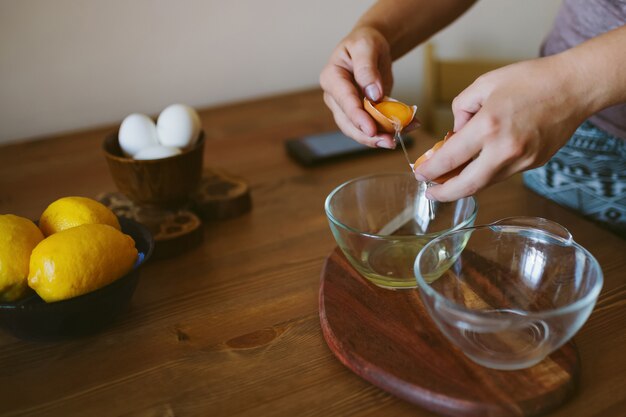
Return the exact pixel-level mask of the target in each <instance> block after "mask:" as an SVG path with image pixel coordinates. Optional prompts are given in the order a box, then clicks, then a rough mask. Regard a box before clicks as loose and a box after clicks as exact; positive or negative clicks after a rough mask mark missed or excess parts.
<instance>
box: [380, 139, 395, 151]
mask: <svg viewBox="0 0 626 417" xmlns="http://www.w3.org/2000/svg"><path fill="white" fill-rule="evenodd" d="M376 147H377V148H384V149H395V148H396V146H395V143H394V144H391V143H389V142H387V141H386V140H379V141H378V142H376Z"/></svg>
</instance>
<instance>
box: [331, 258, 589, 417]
mask: <svg viewBox="0 0 626 417" xmlns="http://www.w3.org/2000/svg"><path fill="white" fill-rule="evenodd" d="M319 302H320V322H321V324H322V331H323V334H324V337H325V339H326V341H327V343H328V346H329V347H330V349H331V350H332V351H333V353H335V355H336V356H337V357H338V358H339V359H340V360H341V362H343V363H344V364H345V365H346V366H347V367H348V368H350V369H351V370H353V371H354V372H355V373H356V374H357V375H360V376H361V377H363V378H365V379H366V380H368V381H370V382H371V383H373V384H374V385H376V386H379V387H381V388H382V389H384V390H385V391H388V392H391V393H393V394H394V395H397V396H398V397H400V398H404V399H406V400H407V401H410V402H412V403H415V404H418V405H420V406H422V407H424V408H426V409H428V410H432V411H435V412H437V413H440V414H442V415H445V416H450V417H456V416H458V417H483V416H490V417H509V416H511V417H527V416H535V415H539V414H542V413H545V412H546V411H548V410H553V409H555V408H556V407H558V406H559V405H561V404H562V403H563V402H565V401H566V400H568V399H569V398H570V397H571V395H572V394H573V393H574V390H575V388H576V385H577V382H578V381H577V379H578V371H579V360H578V354H577V351H576V349H575V347H574V345H573V344H571V343H570V344H566V345H565V346H564V347H562V348H561V349H560V350H558V351H557V352H554V353H553V354H552V355H551V356H550V357H549V358H547V359H545V360H544V361H542V362H540V363H539V364H537V365H535V366H533V367H531V368H528V369H524V370H518V371H497V370H493V369H487V368H484V367H482V366H480V365H477V364H475V363H474V362H472V361H471V360H470V359H468V358H467V357H466V356H465V355H464V354H463V352H461V351H460V350H459V349H458V348H456V347H455V346H453V345H452V344H451V343H450V342H449V341H448V340H447V339H446V338H445V337H444V336H443V334H442V333H441V332H440V331H439V329H438V328H437V326H436V325H435V323H434V322H433V321H432V320H431V319H430V318H429V314H428V312H427V310H426V307H425V306H424V304H423V303H422V301H421V299H420V297H419V292H418V290H416V289H412V290H400V291H390V290H386V289H382V288H379V287H377V286H375V285H373V284H372V283H370V282H368V281H367V280H366V279H364V278H363V277H362V276H361V275H360V274H359V273H358V272H357V271H356V270H355V269H354V268H353V267H352V266H351V265H350V263H349V262H348V260H347V259H346V257H345V256H344V255H343V254H342V253H341V251H340V250H339V249H335V250H334V251H333V252H332V253H331V254H330V255H329V257H328V259H327V260H326V263H325V264H324V269H323V271H322V280H321V286H320V299H319Z"/></svg>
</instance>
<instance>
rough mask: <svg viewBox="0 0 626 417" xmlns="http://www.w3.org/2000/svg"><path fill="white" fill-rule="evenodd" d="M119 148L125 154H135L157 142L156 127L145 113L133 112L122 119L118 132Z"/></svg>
mask: <svg viewBox="0 0 626 417" xmlns="http://www.w3.org/2000/svg"><path fill="white" fill-rule="evenodd" d="M118 139H119V143H120V148H122V151H123V152H124V153H125V154H126V156H133V157H134V156H135V154H137V152H139V151H140V150H141V149H143V148H146V147H149V146H155V145H158V144H159V140H158V136H157V129H156V126H155V125H154V122H153V121H152V119H150V118H149V117H148V116H146V115H145V114H140V113H133V114H131V115H128V116H126V118H125V119H124V120H123V121H122V125H121V126H120V130H119V133H118Z"/></svg>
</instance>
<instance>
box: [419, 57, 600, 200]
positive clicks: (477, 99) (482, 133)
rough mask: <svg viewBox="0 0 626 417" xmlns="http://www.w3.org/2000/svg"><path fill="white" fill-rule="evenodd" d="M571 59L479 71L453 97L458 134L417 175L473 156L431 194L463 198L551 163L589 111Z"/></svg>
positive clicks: (434, 173) (448, 167) (446, 168)
mask: <svg viewBox="0 0 626 417" xmlns="http://www.w3.org/2000/svg"><path fill="white" fill-rule="evenodd" d="M569 65H570V63H569V62H568V60H567V59H564V58H563V57H561V56H559V55H556V56H552V57H547V58H540V59H535V60H531V61H524V62H519V63H516V64H513V65H509V66H506V67H503V68H500V69H497V70H495V71H492V72H489V73H487V74H485V75H483V76H481V77H479V78H478V79H477V80H476V81H475V82H474V83H473V84H472V85H470V86H469V87H468V88H466V89H465V90H464V91H463V92H462V93H461V94H459V95H458V96H457V97H456V98H455V99H454V101H453V103H452V111H453V113H454V131H455V134H454V136H452V137H451V138H450V139H449V140H448V141H446V142H445V144H444V145H443V146H442V147H441V149H439V150H438V151H437V152H435V153H434V154H433V156H432V157H431V158H430V159H428V160H427V161H426V162H424V163H423V164H421V165H419V166H418V167H417V168H416V170H415V176H416V178H417V179H420V180H428V179H431V178H437V177H439V176H440V175H442V174H445V173H446V172H449V171H451V170H452V169H454V168H456V167H458V166H460V165H462V164H463V163H465V162H467V161H471V162H470V163H469V165H467V167H465V168H464V169H463V171H462V172H461V174H459V175H458V176H456V177H453V178H452V179H450V180H449V181H447V182H445V183H444V184H442V185H436V186H433V187H430V188H429V190H428V197H429V198H432V199H434V200H438V201H452V200H457V199H459V198H462V197H466V196H469V195H472V194H475V193H476V192H477V191H479V190H481V189H483V188H484V187H486V186H488V185H490V184H493V183H495V182H498V181H502V180H504V179H505V178H508V177H510V176H511V175H513V174H515V173H517V172H520V171H524V170H526V169H530V168H534V167H538V166H541V165H543V164H545V163H546V162H547V161H548V160H549V159H550V158H551V157H552V155H554V154H555V153H556V152H557V151H558V150H559V149H560V148H561V147H562V146H563V145H564V144H565V143H566V142H567V141H568V140H569V138H570V137H571V135H572V134H573V133H574V131H575V130H576V128H577V127H578V126H579V125H580V124H581V123H582V122H583V121H584V120H585V118H586V117H587V116H589V113H588V111H586V109H588V108H589V107H590V106H589V105H588V104H589V103H587V102H586V99H585V87H584V85H583V83H580V82H579V81H578V78H579V77H577V74H576V71H575V70H572V68H571V67H569ZM472 159H473V160H472Z"/></svg>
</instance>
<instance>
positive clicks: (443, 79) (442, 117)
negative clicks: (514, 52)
mask: <svg viewBox="0 0 626 417" xmlns="http://www.w3.org/2000/svg"><path fill="white" fill-rule="evenodd" d="M513 62H515V61H504V60H440V59H438V58H437V56H436V54H435V46H434V45H433V44H432V43H430V42H429V43H427V44H426V45H425V56H424V65H425V67H424V104H423V107H422V111H421V112H420V119H421V122H422V126H423V128H424V129H426V130H427V131H429V132H430V133H432V134H433V135H435V137H437V138H443V137H444V136H445V134H446V132H447V131H448V130H452V128H453V126H454V117H453V115H452V107H451V106H452V100H453V99H454V98H455V97H456V96H457V95H458V94H459V93H460V92H461V91H463V90H464V89H465V88H466V87H467V86H469V85H470V84H471V83H472V82H474V80H475V79H476V78H478V77H479V76H480V75H482V74H484V73H486V72H489V71H492V70H494V69H496V68H499V67H503V66H505V65H508V64H512V63H513Z"/></svg>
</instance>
